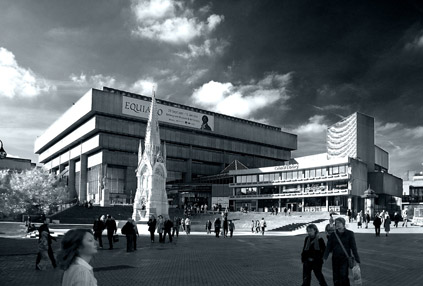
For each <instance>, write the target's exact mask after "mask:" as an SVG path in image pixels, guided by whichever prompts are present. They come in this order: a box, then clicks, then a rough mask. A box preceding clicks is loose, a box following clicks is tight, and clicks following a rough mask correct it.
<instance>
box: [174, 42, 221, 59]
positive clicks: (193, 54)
mask: <svg viewBox="0 0 423 286" xmlns="http://www.w3.org/2000/svg"><path fill="white" fill-rule="evenodd" d="M228 45H229V43H228V42H227V41H225V40H220V41H219V40H218V39H208V40H205V41H204V43H203V44H201V45H199V46H197V45H194V44H189V45H188V49H189V51H188V52H181V53H176V55H178V56H180V57H182V58H185V59H193V58H198V57H202V56H208V57H210V56H220V55H222V54H223V51H224V49H225V48H226V47H227V46H228Z"/></svg>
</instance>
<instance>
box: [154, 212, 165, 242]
mask: <svg viewBox="0 0 423 286" xmlns="http://www.w3.org/2000/svg"><path fill="white" fill-rule="evenodd" d="M163 228H164V221H163V216H162V215H159V216H158V217H157V224H156V230H157V233H158V234H159V243H164V241H163Z"/></svg>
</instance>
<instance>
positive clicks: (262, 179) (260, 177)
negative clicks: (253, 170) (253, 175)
mask: <svg viewBox="0 0 423 286" xmlns="http://www.w3.org/2000/svg"><path fill="white" fill-rule="evenodd" d="M263 181H264V178H263V174H260V175H259V182H263Z"/></svg>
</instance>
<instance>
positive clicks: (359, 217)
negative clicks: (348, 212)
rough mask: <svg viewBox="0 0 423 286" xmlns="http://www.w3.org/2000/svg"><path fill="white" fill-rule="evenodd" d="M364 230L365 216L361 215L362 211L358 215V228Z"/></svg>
mask: <svg viewBox="0 0 423 286" xmlns="http://www.w3.org/2000/svg"><path fill="white" fill-rule="evenodd" d="M360 227H361V228H363V216H362V214H361V211H359V212H358V214H357V228H360Z"/></svg>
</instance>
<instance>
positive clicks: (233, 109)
mask: <svg viewBox="0 0 423 286" xmlns="http://www.w3.org/2000/svg"><path fill="white" fill-rule="evenodd" d="M290 80H291V73H288V74H285V75H279V74H270V75H267V76H266V77H265V78H263V79H262V80H260V81H258V82H256V81H252V82H251V83H250V84H248V85H238V86H234V85H233V84H232V83H229V82H227V83H220V82H215V81H210V82H208V83H205V84H203V85H202V86H201V87H199V88H198V89H196V90H194V92H193V94H192V98H193V100H194V102H195V103H197V104H199V105H201V106H202V107H204V108H207V109H211V110H213V111H216V112H219V113H223V114H227V115H231V116H238V117H244V118H248V117H249V116H250V115H251V114H252V113H253V112H254V111H257V110H258V109H261V108H263V107H266V106H268V105H271V104H273V103H275V102H276V101H278V100H283V101H286V100H287V99H288V98H289V95H288V93H287V85H288V84H289V83H290Z"/></svg>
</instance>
